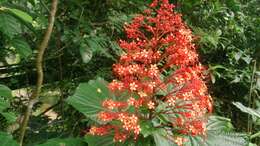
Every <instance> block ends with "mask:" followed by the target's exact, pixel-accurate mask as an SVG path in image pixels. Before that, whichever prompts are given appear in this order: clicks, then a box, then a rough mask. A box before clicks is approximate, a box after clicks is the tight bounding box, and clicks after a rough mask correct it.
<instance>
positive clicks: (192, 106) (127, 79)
mask: <svg viewBox="0 0 260 146" xmlns="http://www.w3.org/2000/svg"><path fill="white" fill-rule="evenodd" d="M173 9H174V5H172V4H170V3H169V2H168V0H159V1H158V0H154V1H153V2H152V4H151V5H150V8H149V9H147V10H145V11H144V13H143V14H140V15H137V16H136V17H135V18H133V20H132V22H131V23H130V24H126V25H125V32H126V34H127V39H126V40H120V41H119V45H120V47H121V48H122V49H123V50H124V52H125V53H124V54H122V55H121V57H120V59H119V61H118V62H117V63H116V64H114V65H113V71H114V74H115V76H116V79H115V80H113V81H112V82H111V83H110V84H109V85H108V88H109V89H110V90H111V91H112V92H113V93H114V95H115V98H108V99H106V100H104V101H103V102H102V106H103V108H104V109H105V110H104V111H101V112H100V113H99V114H98V120H100V122H103V123H105V124H103V125H95V126H94V125H93V126H92V127H91V129H90V131H89V133H90V134H92V135H98V136H103V135H108V134H111V133H113V135H114V141H115V142H124V141H125V140H127V139H130V138H133V139H135V140H138V137H139V136H140V132H141V131H142V128H141V126H140V123H141V122H142V121H152V122H153V124H154V128H162V129H165V130H166V131H168V136H167V137H168V139H169V140H172V141H173V142H175V143H176V144H178V145H182V144H183V143H185V141H186V140H185V138H184V137H183V136H185V135H190V136H202V137H203V136H205V134H206V122H207V117H208V115H207V114H209V113H211V111H212V103H211V97H210V95H209V94H208V89H207V86H206V83H205V80H207V75H206V68H205V67H203V66H202V65H201V64H200V62H199V56H198V54H197V51H196V46H195V44H194V43H193V40H194V36H193V35H192V32H191V30H190V29H189V28H188V27H187V26H186V24H185V23H184V22H183V21H182V18H181V14H178V13H176V12H174V11H173Z"/></svg>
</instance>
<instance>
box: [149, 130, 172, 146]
mask: <svg viewBox="0 0 260 146" xmlns="http://www.w3.org/2000/svg"><path fill="white" fill-rule="evenodd" d="M153 137H154V142H155V144H156V146H177V145H176V144H174V143H173V142H171V141H170V140H168V139H167V138H166V137H165V136H164V135H161V134H159V133H155V134H153Z"/></svg>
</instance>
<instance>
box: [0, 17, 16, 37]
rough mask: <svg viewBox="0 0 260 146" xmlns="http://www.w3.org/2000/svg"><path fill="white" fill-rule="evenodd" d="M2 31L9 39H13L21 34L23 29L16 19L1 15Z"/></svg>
mask: <svg viewBox="0 0 260 146" xmlns="http://www.w3.org/2000/svg"><path fill="white" fill-rule="evenodd" d="M0 31H1V32H2V33H3V34H5V35H6V36H8V37H9V38H13V37H14V36H15V35H16V34H19V33H21V27H20V24H19V23H18V22H17V21H16V19H15V18H14V17H12V16H11V15H8V14H5V13H0Z"/></svg>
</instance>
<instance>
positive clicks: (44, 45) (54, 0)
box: [19, 0, 58, 146]
mask: <svg viewBox="0 0 260 146" xmlns="http://www.w3.org/2000/svg"><path fill="white" fill-rule="evenodd" d="M57 5H58V0H52V4H51V11H50V16H49V24H48V28H47V30H46V32H45V34H44V37H43V40H42V42H41V43H40V45H39V48H38V54H37V58H36V69H37V84H36V89H35V90H34V92H33V94H32V96H31V97H30V99H29V103H28V105H27V109H26V112H25V114H24V117H23V121H22V124H21V128H20V138H19V142H20V146H23V141H24V136H25V132H26V128H27V125H28V121H29V118H30V115H31V112H32V108H33V106H34V104H35V103H36V102H37V100H38V97H39V94H40V92H41V88H42V84H43V65H42V61H43V55H44V52H45V49H46V48H47V46H48V43H49V40H50V37H51V33H52V30H53V26H54V20H55V14H56V11H57Z"/></svg>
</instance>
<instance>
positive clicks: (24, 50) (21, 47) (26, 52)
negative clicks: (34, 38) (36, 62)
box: [11, 38, 32, 58]
mask: <svg viewBox="0 0 260 146" xmlns="http://www.w3.org/2000/svg"><path fill="white" fill-rule="evenodd" d="M11 45H12V46H13V47H14V48H15V49H16V51H17V52H18V53H19V54H20V55H21V57H22V58H26V57H28V56H30V55H31V54H32V49H31V47H30V45H29V44H28V43H27V42H26V41H24V40H22V39H17V38H16V39H13V40H12V42H11Z"/></svg>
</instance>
